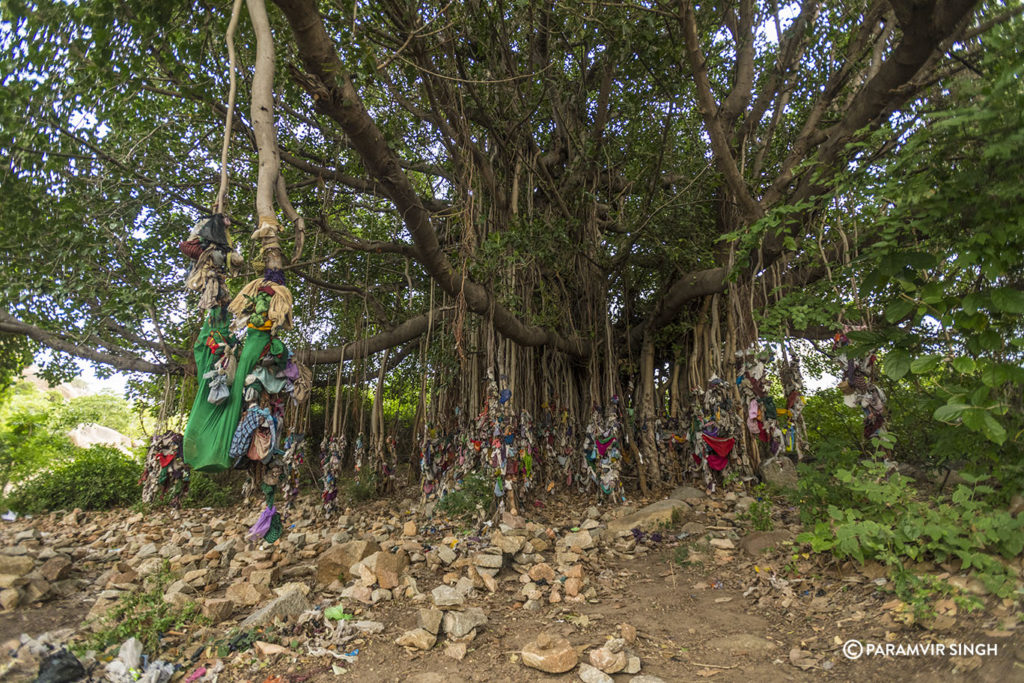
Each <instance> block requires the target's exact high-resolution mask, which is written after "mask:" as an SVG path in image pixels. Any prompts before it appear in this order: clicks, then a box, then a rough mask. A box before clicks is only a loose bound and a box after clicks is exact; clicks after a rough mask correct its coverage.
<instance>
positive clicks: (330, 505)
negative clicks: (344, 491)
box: [320, 434, 348, 515]
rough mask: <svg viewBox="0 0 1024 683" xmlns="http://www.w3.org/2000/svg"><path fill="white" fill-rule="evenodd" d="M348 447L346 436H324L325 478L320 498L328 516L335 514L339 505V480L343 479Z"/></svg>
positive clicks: (323, 473) (321, 459)
mask: <svg viewBox="0 0 1024 683" xmlns="http://www.w3.org/2000/svg"><path fill="white" fill-rule="evenodd" d="M347 445H348V440H347V439H346V438H345V435H344V434H341V435H338V436H331V437H328V436H324V440H323V442H321V444H320V471H321V472H322V477H323V479H322V487H323V488H322V490H321V492H320V498H321V500H322V503H323V509H324V514H326V515H330V514H331V513H332V512H334V508H335V506H336V505H337V502H336V501H337V498H338V479H339V478H340V477H341V467H342V463H343V460H344V457H345V447H346V446H347Z"/></svg>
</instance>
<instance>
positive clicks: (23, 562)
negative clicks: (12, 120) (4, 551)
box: [0, 555, 35, 577]
mask: <svg viewBox="0 0 1024 683" xmlns="http://www.w3.org/2000/svg"><path fill="white" fill-rule="evenodd" d="M33 566H35V562H33V561H32V558H31V557H26V556H24V555H20V556H19V555H0V574H8V575H10V576H16V577H21V576H25V574H28V573H29V572H30V571H32V567H33Z"/></svg>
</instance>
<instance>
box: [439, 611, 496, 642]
mask: <svg viewBox="0 0 1024 683" xmlns="http://www.w3.org/2000/svg"><path fill="white" fill-rule="evenodd" d="M486 623H487V615H486V614H484V611H483V610H482V609H480V608H479V607H470V608H469V609H467V610H465V611H463V612H455V611H452V612H445V615H444V632H445V633H446V634H448V637H449V638H462V637H464V636H466V635H468V634H469V632H470V631H472V630H473V629H475V628H476V627H477V626H483V625H484V624H486Z"/></svg>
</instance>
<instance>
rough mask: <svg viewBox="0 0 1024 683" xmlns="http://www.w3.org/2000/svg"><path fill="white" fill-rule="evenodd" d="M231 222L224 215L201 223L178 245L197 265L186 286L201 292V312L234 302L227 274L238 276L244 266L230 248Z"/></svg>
mask: <svg viewBox="0 0 1024 683" xmlns="http://www.w3.org/2000/svg"><path fill="white" fill-rule="evenodd" d="M229 225H230V220H229V219H228V218H227V217H226V216H225V215H224V214H221V213H217V214H214V215H212V216H207V217H204V218H202V219H200V220H199V222H197V223H196V224H195V226H194V227H193V228H192V232H191V233H189V236H188V238H187V239H186V240H185V241H184V242H182V243H181V244H179V245H178V247H179V248H180V249H181V252H182V253H183V254H185V256H187V257H189V258H190V259H192V260H193V261H195V264H194V265H193V266H192V271H191V272H190V273H189V275H188V277H187V278H186V279H185V286H186V287H188V288H189V289H191V290H193V291H196V292H199V293H200V296H199V308H201V309H203V310H208V309H210V308H214V307H216V306H220V305H222V304H226V303H227V302H228V301H230V300H231V295H230V293H229V292H228V288H227V285H226V284H225V273H235V272H237V270H238V268H239V267H240V266H241V265H242V257H241V255H240V254H239V253H238V252H236V251H234V249H232V247H231V235H230V234H229V233H228V226H229Z"/></svg>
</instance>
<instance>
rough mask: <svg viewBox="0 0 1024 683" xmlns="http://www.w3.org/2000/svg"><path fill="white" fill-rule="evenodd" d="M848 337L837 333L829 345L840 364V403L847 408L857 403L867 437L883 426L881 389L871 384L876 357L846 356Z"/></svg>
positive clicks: (883, 397) (876, 369)
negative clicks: (841, 369)
mask: <svg viewBox="0 0 1024 683" xmlns="http://www.w3.org/2000/svg"><path fill="white" fill-rule="evenodd" d="M849 344H850V340H849V339H848V338H847V337H846V335H845V334H843V333H841V332H840V333H837V334H836V335H835V337H833V340H832V348H833V349H834V350H835V351H836V352H837V356H836V358H837V360H838V361H839V362H840V363H841V364H842V366H843V379H842V381H841V382H840V383H839V389H840V391H842V392H843V403H845V404H846V405H848V406H849V407H851V408H856V407H860V409H861V410H862V411H863V413H864V438H865V439H866V440H870V439H872V438H874V437H876V436H878V434H879V432H881V431H882V430H883V429H885V425H886V420H887V414H886V412H887V411H886V407H885V393H884V392H883V391H882V388H881V387H879V386H878V385H877V384H875V380H876V379H877V372H878V367H877V365H876V364H875V362H876V361H877V357H876V356H875V354H873V353H872V354H870V355H868V356H866V357H864V358H847V356H846V353H845V352H843V349H844V348H845V347H846V346H849Z"/></svg>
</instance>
